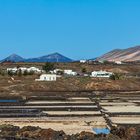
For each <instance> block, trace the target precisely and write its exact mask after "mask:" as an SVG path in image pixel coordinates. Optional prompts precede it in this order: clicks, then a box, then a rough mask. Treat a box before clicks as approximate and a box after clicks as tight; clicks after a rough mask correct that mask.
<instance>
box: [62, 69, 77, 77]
mask: <svg viewBox="0 0 140 140" xmlns="http://www.w3.org/2000/svg"><path fill="white" fill-rule="evenodd" d="M64 74H67V75H72V76H76V75H77V72H74V71H72V70H64Z"/></svg>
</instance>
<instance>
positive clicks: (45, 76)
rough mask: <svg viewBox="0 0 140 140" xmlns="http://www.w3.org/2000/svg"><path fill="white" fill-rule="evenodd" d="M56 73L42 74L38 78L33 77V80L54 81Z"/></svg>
mask: <svg viewBox="0 0 140 140" xmlns="http://www.w3.org/2000/svg"><path fill="white" fill-rule="evenodd" d="M56 78H57V75H56V74H42V75H40V78H39V79H35V81H56Z"/></svg>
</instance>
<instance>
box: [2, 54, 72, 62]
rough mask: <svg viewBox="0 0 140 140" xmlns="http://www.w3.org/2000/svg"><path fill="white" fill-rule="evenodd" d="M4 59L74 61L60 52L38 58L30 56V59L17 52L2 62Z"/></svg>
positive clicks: (16, 60) (13, 60) (19, 60)
mask: <svg viewBox="0 0 140 140" xmlns="http://www.w3.org/2000/svg"><path fill="white" fill-rule="evenodd" d="M4 61H12V62H72V61H73V60H72V59H70V58H68V57H66V56H63V55H61V54H59V53H53V54H49V55H45V56H41V57H37V58H29V59H24V58H22V57H21V56H19V55H17V54H12V55H10V56H8V57H7V58H5V59H3V60H2V61H1V62H4Z"/></svg>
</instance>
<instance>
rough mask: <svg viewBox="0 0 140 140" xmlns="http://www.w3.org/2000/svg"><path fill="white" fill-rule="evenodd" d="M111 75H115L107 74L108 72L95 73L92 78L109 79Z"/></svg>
mask: <svg viewBox="0 0 140 140" xmlns="http://www.w3.org/2000/svg"><path fill="white" fill-rule="evenodd" d="M111 75H113V73H112V72H107V71H93V72H92V73H91V77H103V78H109V77H110V76H111Z"/></svg>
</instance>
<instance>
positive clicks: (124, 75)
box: [0, 63, 140, 95]
mask: <svg viewBox="0 0 140 140" xmlns="http://www.w3.org/2000/svg"><path fill="white" fill-rule="evenodd" d="M17 65H21V66H27V67H28V66H36V67H39V68H41V67H42V65H44V64H43V63H38V64H37V63H36V64H33V63H26V64H25V63H23V64H19V63H18V64H8V65H1V66H0V68H1V69H6V68H7V67H14V66H17ZM55 68H60V69H72V70H74V71H77V72H81V71H82V69H83V68H85V69H86V72H87V73H90V72H92V71H94V70H106V71H111V72H114V73H118V74H119V75H120V79H118V80H111V79H108V78H91V77H82V76H76V77H65V76H62V77H61V78H57V81H52V82H46V81H45V82H37V81H35V79H36V78H39V75H28V76H13V78H14V79H15V80H14V81H12V80H11V77H10V76H8V75H3V76H2V75H0V79H1V80H0V91H1V95H2V94H3V95H6V94H10V95H28V94H29V93H32V92H36V91H37V92H46V91H82V90H83V91H89V90H90V91H92V90H106V91H107V90H140V78H139V75H140V65H89V64H80V63H55Z"/></svg>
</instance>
